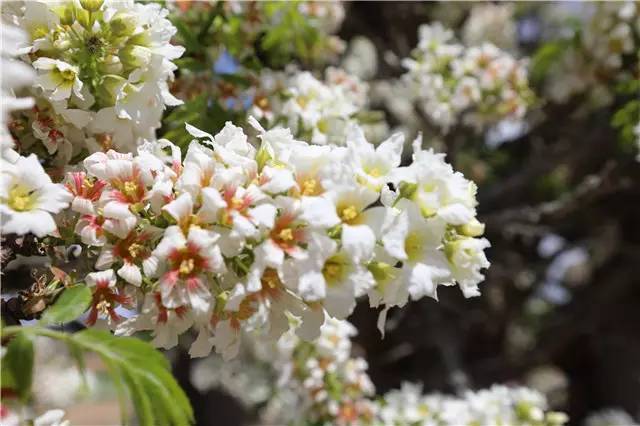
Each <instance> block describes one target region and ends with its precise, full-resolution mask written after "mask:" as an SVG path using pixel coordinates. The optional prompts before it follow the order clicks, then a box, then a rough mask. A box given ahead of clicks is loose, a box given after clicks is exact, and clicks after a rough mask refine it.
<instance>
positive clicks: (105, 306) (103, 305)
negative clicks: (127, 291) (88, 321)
mask: <svg viewBox="0 0 640 426" xmlns="http://www.w3.org/2000/svg"><path fill="white" fill-rule="evenodd" d="M110 307H111V303H109V302H108V301H106V300H102V301H100V303H98V304H97V305H96V309H98V310H99V311H100V312H102V313H107V312H108V311H109V308H110Z"/></svg>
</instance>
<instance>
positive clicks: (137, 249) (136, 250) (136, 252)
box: [129, 243, 143, 258]
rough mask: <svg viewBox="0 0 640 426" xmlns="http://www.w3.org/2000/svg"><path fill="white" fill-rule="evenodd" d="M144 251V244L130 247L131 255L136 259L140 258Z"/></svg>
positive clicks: (134, 244) (135, 244)
mask: <svg viewBox="0 0 640 426" xmlns="http://www.w3.org/2000/svg"><path fill="white" fill-rule="evenodd" d="M142 249H143V246H142V244H138V243H133V244H131V245H130V246H129V254H130V255H131V257H133V258H136V257H138V255H139V254H140V252H141V251H142Z"/></svg>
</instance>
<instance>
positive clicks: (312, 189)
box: [302, 178, 318, 195]
mask: <svg viewBox="0 0 640 426" xmlns="http://www.w3.org/2000/svg"><path fill="white" fill-rule="evenodd" d="M317 190H318V182H317V181H316V180H315V179H313V178H309V179H305V180H304V181H303V182H302V195H317V193H316V191H317Z"/></svg>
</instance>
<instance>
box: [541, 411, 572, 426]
mask: <svg viewBox="0 0 640 426" xmlns="http://www.w3.org/2000/svg"><path fill="white" fill-rule="evenodd" d="M546 420H547V423H548V424H551V425H563V424H565V423H567V422H568V421H569V416H567V415H566V414H565V413H562V412H559V411H549V412H548V413H547V417H546Z"/></svg>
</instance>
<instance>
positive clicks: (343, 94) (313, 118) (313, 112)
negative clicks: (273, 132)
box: [251, 67, 368, 145]
mask: <svg viewBox="0 0 640 426" xmlns="http://www.w3.org/2000/svg"><path fill="white" fill-rule="evenodd" d="M367 90H368V87H367V84H366V83H364V82H362V81H361V80H360V79H359V78H357V77H355V76H353V75H350V74H348V73H346V72H345V71H344V70H342V69H339V68H334V67H329V68H327V70H326V71H325V78H324V81H321V80H318V79H317V78H315V77H314V76H313V74H311V73H310V72H308V71H302V72H301V71H291V72H273V71H269V70H265V71H263V73H262V74H261V76H260V84H259V86H258V93H257V96H256V97H255V102H254V106H253V107H252V109H251V113H252V114H254V115H255V116H256V117H260V118H264V119H265V120H266V122H267V123H268V124H269V125H273V124H275V123H280V124H283V125H285V126H287V127H289V128H290V129H291V131H292V132H293V133H294V134H295V135H296V136H297V137H300V138H303V139H305V140H309V141H310V142H311V143H313V144H317V145H327V144H331V145H345V143H346V136H347V129H348V128H349V126H350V124H353V123H356V122H357V120H356V119H355V115H356V114H357V113H359V112H361V111H362V110H363V109H365V108H366V107H367V105H368V98H367Z"/></svg>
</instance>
